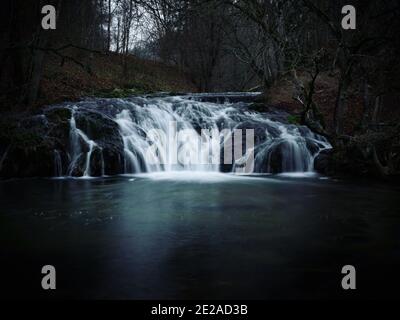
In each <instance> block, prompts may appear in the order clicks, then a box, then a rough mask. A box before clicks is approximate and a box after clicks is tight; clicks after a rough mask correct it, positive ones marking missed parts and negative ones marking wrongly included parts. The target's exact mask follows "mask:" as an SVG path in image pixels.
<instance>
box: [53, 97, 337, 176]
mask: <svg viewBox="0 0 400 320" xmlns="http://www.w3.org/2000/svg"><path fill="white" fill-rule="evenodd" d="M245 97H247V98H249V97H251V95H246V96H245ZM215 100H220V98H219V97H218V98H217V99H213V95H191V96H176V97H141V98H128V99H94V100H91V101H90V102H88V101H82V102H81V103H78V104H76V105H75V106H74V107H73V108H72V109H71V119H70V136H69V140H70V142H69V145H70V151H69V159H70V160H69V165H68V171H67V175H68V176H76V175H81V176H84V177H89V176H91V175H93V170H92V166H96V164H95V163H97V162H98V163H100V164H99V166H100V167H101V170H100V172H101V173H99V174H97V175H100V174H101V175H103V176H104V175H105V174H109V172H107V171H108V167H110V164H109V163H108V162H109V161H110V160H109V157H108V158H106V159H105V158H104V155H103V152H106V153H107V150H108V149H107V148H108V145H107V144H105V143H104V141H100V140H99V139H97V140H96V138H93V137H92V136H93V132H92V131H93V130H92V131H91V130H88V131H86V128H78V127H77V122H76V119H75V116H76V115H79V113H80V112H85V114H94V115H96V116H97V115H100V116H101V117H103V118H104V119H106V121H107V122H110V123H111V124H114V125H115V128H116V129H115V130H118V136H119V138H120V141H121V144H123V145H122V146H120V148H121V152H120V154H119V155H118V159H121V165H120V166H121V168H120V170H119V171H118V172H119V173H126V174H132V173H143V172H157V171H213V172H218V171H224V172H227V171H228V172H229V171H234V172H242V171H243V167H244V166H245V164H246V163H247V162H248V160H249V159H250V158H253V159H254V161H253V163H252V167H251V170H253V171H254V172H257V173H282V172H311V171H312V170H313V163H314V159H315V157H316V156H317V155H318V154H319V152H320V151H321V150H324V149H328V148H330V145H329V143H328V142H327V140H326V139H325V138H324V137H321V136H319V135H317V134H314V133H313V132H311V131H310V130H309V129H308V128H306V127H303V126H296V125H291V124H288V123H286V122H285V118H287V114H286V115H285V114H284V113H283V112H279V111H274V112H270V113H267V112H264V113H260V112H255V111H253V110H252V108H251V103H250V102H248V101H247V102H240V99H239V101H234V100H235V99H232V98H231V97H230V96H229V95H227V96H226V97H225V102H224V103H223V104H221V103H215ZM82 117H83V118H84V117H85V115H82ZM115 130H114V131H115ZM247 130H252V132H253V134H254V139H253V136H252V139H253V140H254V141H252V143H250V144H248V143H247V141H246V139H243V140H240V142H237V141H236V140H235V138H237V137H240V138H242V132H243V133H245V132H246V133H247ZM102 139H103V140H107V137H103V138H102ZM227 141H230V143H231V144H230V145H229V144H228V147H227V144H226V142H227ZM116 144H118V143H116ZM229 146H230V147H231V148H232V147H233V149H235V150H230V148H229ZM237 150H239V151H237ZM96 154H99V156H98V157H97V156H96ZM226 155H228V161H227V162H224V161H225V160H226V158H224V157H225V156H226ZM83 157H84V159H83ZM97 158H99V160H96V159H97ZM229 158H230V159H229ZM55 159H56V160H55V162H56V164H55V165H57V167H58V168H56V169H55V170H57V172H58V171H59V166H60V164H59V162H60V161H59V159H61V157H60V154H59V153H58V154H55ZM96 161H97V162H96ZM79 164H80V165H81V169H80V171H79V170H76V168H77V167H79ZM114 167H115V166H114ZM61 170H62V169H61ZM76 172H81V174H76Z"/></svg>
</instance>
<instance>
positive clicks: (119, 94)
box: [92, 88, 152, 98]
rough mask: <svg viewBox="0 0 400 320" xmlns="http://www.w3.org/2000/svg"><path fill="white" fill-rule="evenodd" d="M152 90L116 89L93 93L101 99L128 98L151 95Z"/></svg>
mask: <svg viewBox="0 0 400 320" xmlns="http://www.w3.org/2000/svg"><path fill="white" fill-rule="evenodd" d="M151 92H152V91H150V90H145V89H142V88H115V89H111V90H99V91H95V92H93V93H92V96H94V97H101V98H128V97H132V96H137V95H143V94H148V93H151Z"/></svg>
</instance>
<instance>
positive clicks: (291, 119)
mask: <svg viewBox="0 0 400 320" xmlns="http://www.w3.org/2000/svg"><path fill="white" fill-rule="evenodd" d="M287 121H288V123H289V124H295V125H300V124H301V117H300V116H299V115H289V116H288V117H287Z"/></svg>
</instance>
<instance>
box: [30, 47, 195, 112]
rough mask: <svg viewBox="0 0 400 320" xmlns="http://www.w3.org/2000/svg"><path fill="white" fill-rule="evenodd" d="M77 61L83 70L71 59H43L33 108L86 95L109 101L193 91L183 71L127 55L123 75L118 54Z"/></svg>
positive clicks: (84, 58) (50, 57) (90, 57)
mask: <svg viewBox="0 0 400 320" xmlns="http://www.w3.org/2000/svg"><path fill="white" fill-rule="evenodd" d="M76 60H78V61H82V65H83V66H84V67H83V66H81V65H79V64H77V63H75V62H73V61H71V60H65V61H64V62H63V63H62V61H61V59H60V58H58V57H55V56H50V55H49V56H48V57H47V58H46V63H45V67H44V70H43V76H42V80H41V83H40V91H39V99H38V101H37V103H36V104H35V106H34V108H36V107H40V106H43V105H49V104H54V103H60V102H63V101H75V100H79V99H82V98H83V97H87V96H96V97H110V98H112V97H125V96H131V95H134V94H144V93H151V92H159V91H166V92H194V91H196V88H195V87H194V86H193V85H192V84H191V83H190V81H189V80H188V79H187V77H186V76H185V74H184V73H183V72H181V71H179V70H178V69H177V68H175V67H171V66H167V65H165V64H163V63H161V62H156V61H151V60H143V59H139V58H137V57H134V56H128V57H127V66H128V67H127V72H126V74H125V75H124V73H123V58H122V56H121V55H117V54H112V53H110V54H97V53H94V54H90V55H87V54H86V55H85V56H81V57H79V56H78V57H77V59H76Z"/></svg>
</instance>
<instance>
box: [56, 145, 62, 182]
mask: <svg viewBox="0 0 400 320" xmlns="http://www.w3.org/2000/svg"><path fill="white" fill-rule="evenodd" d="M62 174H63V168H62V161H61V155H60V152H59V151H58V150H54V176H55V177H61V176H62Z"/></svg>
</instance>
